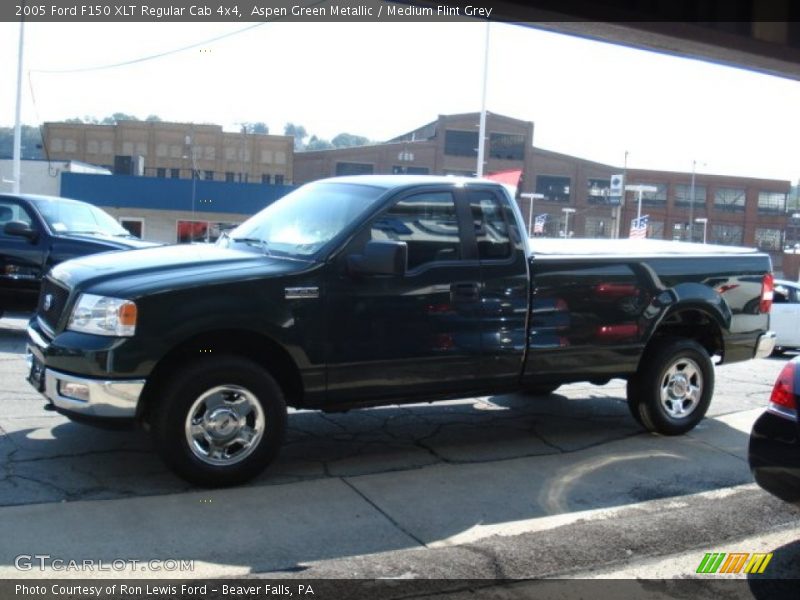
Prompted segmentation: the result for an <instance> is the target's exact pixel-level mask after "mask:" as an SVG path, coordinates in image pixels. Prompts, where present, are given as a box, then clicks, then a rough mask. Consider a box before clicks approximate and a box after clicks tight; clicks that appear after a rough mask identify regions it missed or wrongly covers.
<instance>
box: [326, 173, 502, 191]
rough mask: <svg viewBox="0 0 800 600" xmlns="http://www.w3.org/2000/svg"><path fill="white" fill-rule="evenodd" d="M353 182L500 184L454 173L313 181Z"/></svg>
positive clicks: (385, 185) (384, 185)
mask: <svg viewBox="0 0 800 600" xmlns="http://www.w3.org/2000/svg"><path fill="white" fill-rule="evenodd" d="M320 182H328V183H351V184H358V185H371V186H374V187H382V188H386V189H391V188H396V187H404V186H407V185H441V184H447V185H468V184H475V183H481V184H489V185H495V186H499V185H500V184H498V183H497V182H496V181H490V180H488V179H477V178H475V177H455V176H452V175H346V176H342V177H329V178H327V179H318V180H316V181H315V182H313V183H320Z"/></svg>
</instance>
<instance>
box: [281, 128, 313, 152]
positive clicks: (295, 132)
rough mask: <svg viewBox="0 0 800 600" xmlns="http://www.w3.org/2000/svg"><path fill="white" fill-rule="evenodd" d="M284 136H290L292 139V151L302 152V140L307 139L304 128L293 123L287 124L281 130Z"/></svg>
mask: <svg viewBox="0 0 800 600" xmlns="http://www.w3.org/2000/svg"><path fill="white" fill-rule="evenodd" d="M283 133H284V134H285V135H291V136H292V137H293V138H294V149H295V150H302V149H303V148H304V144H303V140H304V139H306V138H307V137H308V132H307V131H306V128H305V127H303V126H302V125H295V124H294V123H287V124H286V126H285V127H284V128H283Z"/></svg>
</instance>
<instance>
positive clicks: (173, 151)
mask: <svg viewBox="0 0 800 600" xmlns="http://www.w3.org/2000/svg"><path fill="white" fill-rule="evenodd" d="M169 155H170V157H172V158H181V157H182V156H183V150H181V147H180V146H177V145H174V144H173V145H172V146H170V147H169Z"/></svg>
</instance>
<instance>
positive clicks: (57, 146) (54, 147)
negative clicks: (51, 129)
mask: <svg viewBox="0 0 800 600" xmlns="http://www.w3.org/2000/svg"><path fill="white" fill-rule="evenodd" d="M62 150H64V140H62V139H61V138H53V139H52V140H51V141H50V151H51V152H61V151H62Z"/></svg>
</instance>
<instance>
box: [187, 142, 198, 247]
mask: <svg viewBox="0 0 800 600" xmlns="http://www.w3.org/2000/svg"><path fill="white" fill-rule="evenodd" d="M186 147H187V148H188V149H189V156H191V157H192V227H191V232H192V234H191V237H192V241H194V222H195V216H194V199H195V195H196V191H197V162H196V159H195V156H194V146H192V136H191V135H187V136H186Z"/></svg>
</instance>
